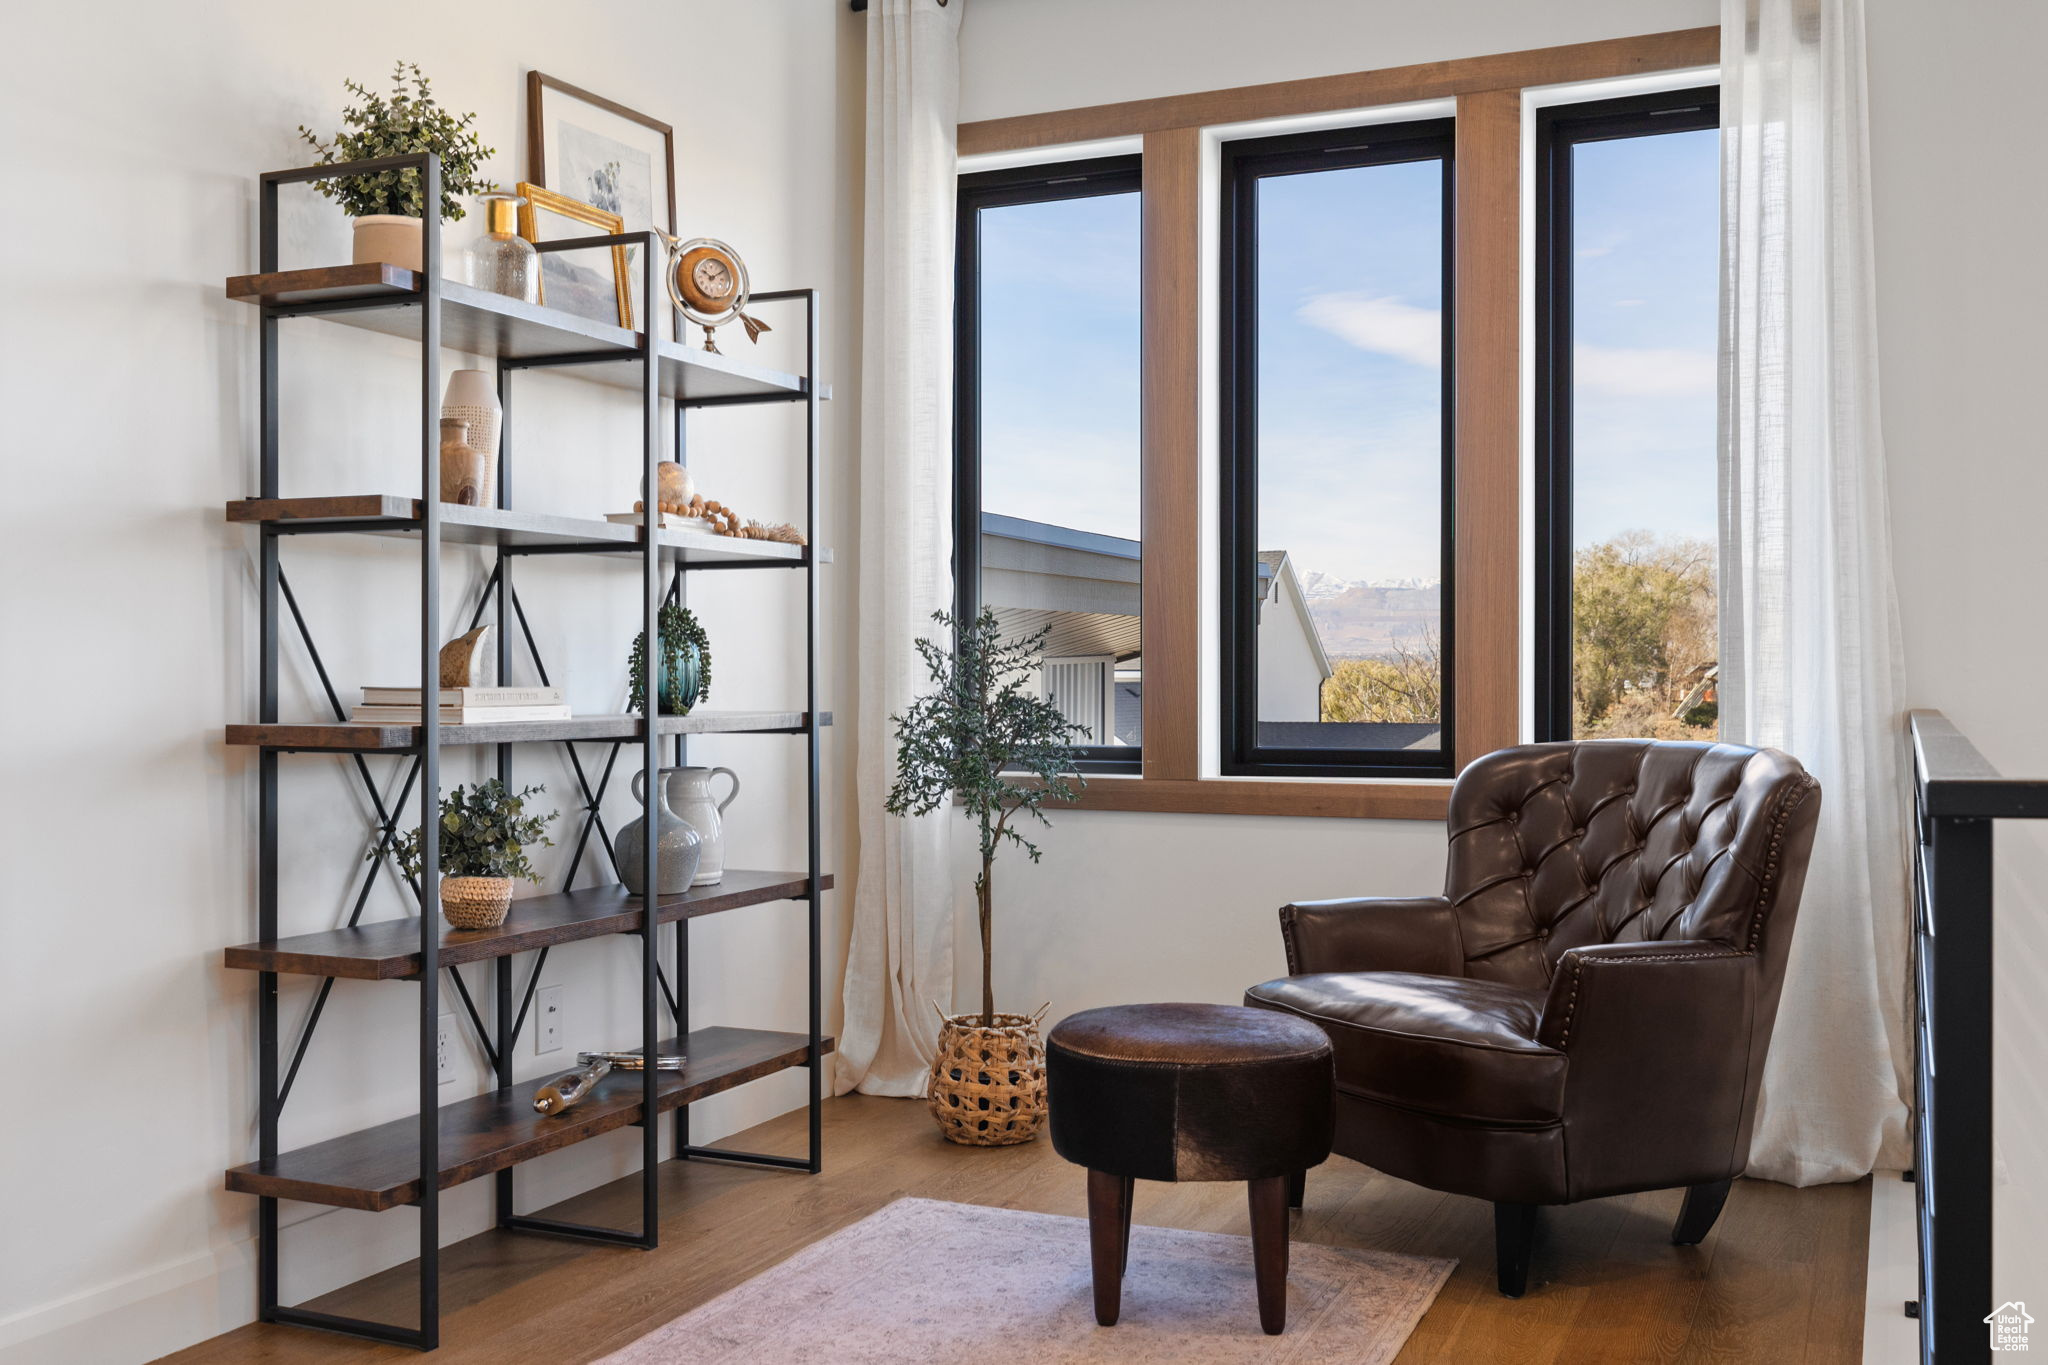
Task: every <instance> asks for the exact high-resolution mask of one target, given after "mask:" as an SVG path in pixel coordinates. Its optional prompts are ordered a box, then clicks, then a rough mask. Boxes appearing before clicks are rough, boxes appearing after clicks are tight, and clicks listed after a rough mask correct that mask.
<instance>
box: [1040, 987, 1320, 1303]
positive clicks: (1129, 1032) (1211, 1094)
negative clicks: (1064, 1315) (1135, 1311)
mask: <svg viewBox="0 0 2048 1365" xmlns="http://www.w3.org/2000/svg"><path fill="white" fill-rule="evenodd" d="M1045 1069H1046V1102H1047V1105H1048V1107H1049V1108H1050V1109H1051V1111H1052V1112H1051V1121H1052V1145H1053V1148H1054V1150H1056V1151H1057V1152H1058V1153H1059V1154H1060V1155H1061V1156H1063V1157H1065V1158H1066V1159H1067V1160H1069V1161H1071V1162H1073V1163H1074V1164H1075V1165H1077V1166H1085V1167H1087V1169H1088V1236H1089V1249H1090V1253H1091V1259H1092V1261H1093V1266H1094V1275H1095V1319H1096V1321H1097V1322H1100V1323H1101V1324H1102V1325H1103V1326H1105V1327H1109V1326H1113V1325H1114V1324H1115V1322H1116V1320H1117V1314H1118V1312H1119V1311H1120V1307H1121V1303H1122V1298H1123V1273H1124V1266H1125V1264H1126V1262H1127V1261H1128V1259H1129V1255H1130V1243H1131V1187H1132V1182H1134V1181H1138V1180H1242V1181H1245V1182H1246V1183H1247V1185H1248V1186H1249V1197H1250V1200H1251V1217H1252V1264H1253V1268H1254V1271H1255V1272H1256V1278H1257V1281H1258V1289H1259V1323H1260V1325H1261V1326H1262V1327H1264V1328H1265V1329H1266V1331H1267V1332H1269V1333H1270V1332H1278V1331H1280V1330H1281V1328H1282V1327H1284V1326H1285V1325H1286V1322H1287V1208H1288V1205H1289V1204H1290V1203H1291V1202H1292V1203H1298V1202H1299V1194H1298V1192H1299V1190H1300V1188H1301V1184H1300V1181H1301V1177H1302V1175H1303V1174H1304V1173H1305V1172H1306V1171H1307V1170H1308V1168H1309V1167H1311V1166H1315V1165H1318V1164H1320V1163H1321V1162H1322V1161H1323V1160H1325V1159H1326V1158H1327V1157H1328V1156H1329V1155H1330V1140H1331V1136H1332V1131H1333V1127H1334V1124H1335V1114H1334V1107H1333V1106H1334V1098H1335V1097H1334V1090H1333V1086H1334V1084H1335V1082H1334V1078H1333V1075H1332V1071H1331V1061H1330V1040H1329V1038H1328V1037H1327V1036H1326V1035H1325V1034H1324V1033H1323V1031H1322V1030H1321V1029H1319V1028H1317V1027H1316V1026H1315V1025H1314V1024H1311V1023H1309V1022H1308V1021H1307V1020H1306V1019H1301V1018H1298V1017H1296V1016H1293V1015H1287V1014H1278V1013H1275V1012H1273V1011H1271V1010H1255V1009H1244V1008H1241V1007H1239V1006H1236V1005H1116V1006H1112V1007H1110V1008H1108V1009H1099V1010H1083V1011H1082V1012H1081V1013H1079V1014H1076V1015H1071V1016H1069V1017H1068V1018H1066V1019H1063V1020H1061V1021H1060V1022H1059V1024H1058V1026H1057V1027H1055V1028H1054V1029H1053V1031H1052V1033H1051V1034H1050V1035H1048V1036H1047V1038H1046V1040H1045Z"/></svg>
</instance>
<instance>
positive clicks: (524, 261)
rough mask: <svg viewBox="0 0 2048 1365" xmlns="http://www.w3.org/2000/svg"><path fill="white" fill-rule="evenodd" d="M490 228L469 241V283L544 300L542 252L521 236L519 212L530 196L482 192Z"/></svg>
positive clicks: (482, 200) (474, 285) (479, 196)
mask: <svg viewBox="0 0 2048 1365" xmlns="http://www.w3.org/2000/svg"><path fill="white" fill-rule="evenodd" d="M477 198H478V199H479V200H480V201H481V202H482V203H483V206H484V224H485V226H486V227H487V228H488V229H489V230H488V231H487V232H486V233H485V234H484V235H483V236H482V237H479V238H477V239H476V240H475V241H474V242H471V243H470V245H469V283H470V284H471V286H472V287H474V288H477V289H488V290H490V291H491V292H492V293H494V294H509V295H511V296H512V297H513V298H515V299H524V300H526V302H528V303H539V302H540V253H539V252H537V251H535V250H534V249H533V243H531V242H529V241H527V240H526V239H525V238H524V237H521V236H520V235H519V233H518V231H517V230H516V227H515V221H516V218H515V215H516V212H517V210H518V208H519V206H520V205H521V204H524V203H525V202H526V200H524V199H523V198H521V197H520V196H518V195H516V194H480V195H478V196H477Z"/></svg>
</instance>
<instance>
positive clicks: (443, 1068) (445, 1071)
mask: <svg viewBox="0 0 2048 1365" xmlns="http://www.w3.org/2000/svg"><path fill="white" fill-rule="evenodd" d="M434 1057H435V1065H436V1067H438V1069H439V1076H440V1081H439V1084H441V1085H446V1084H448V1082H450V1081H452V1080H454V1079H455V1016H454V1015H452V1014H444V1015H442V1016H441V1035H440V1037H439V1039H438V1040H436V1042H435V1044H434Z"/></svg>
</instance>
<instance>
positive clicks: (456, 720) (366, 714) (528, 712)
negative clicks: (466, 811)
mask: <svg viewBox="0 0 2048 1365" xmlns="http://www.w3.org/2000/svg"><path fill="white" fill-rule="evenodd" d="M440 716H441V723H442V724H443V725H497V724H502V723H505V722H509V721H522V720H570V719H573V716H572V714H571V712H570V710H569V708H568V707H566V706H444V707H442V708H441V711H440ZM348 718H349V719H350V720H351V721H356V722H360V723H365V724H376V725H418V724H419V723H420V708H419V707H417V706H358V707H357V708H356V709H355V710H353V711H351V712H349V716H348Z"/></svg>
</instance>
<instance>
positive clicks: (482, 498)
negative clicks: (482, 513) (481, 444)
mask: <svg viewBox="0 0 2048 1365" xmlns="http://www.w3.org/2000/svg"><path fill="white" fill-rule="evenodd" d="M441 501H442V502H452V503H455V504H457V505H458V506H462V507H489V506H490V505H491V462H490V461H489V460H486V459H485V458H484V457H483V453H482V452H481V451H479V450H477V449H476V448H475V447H474V446H472V445H471V444H470V441H469V423H467V422H465V421H463V420H462V419H461V418H460V417H443V418H442V419H441Z"/></svg>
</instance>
